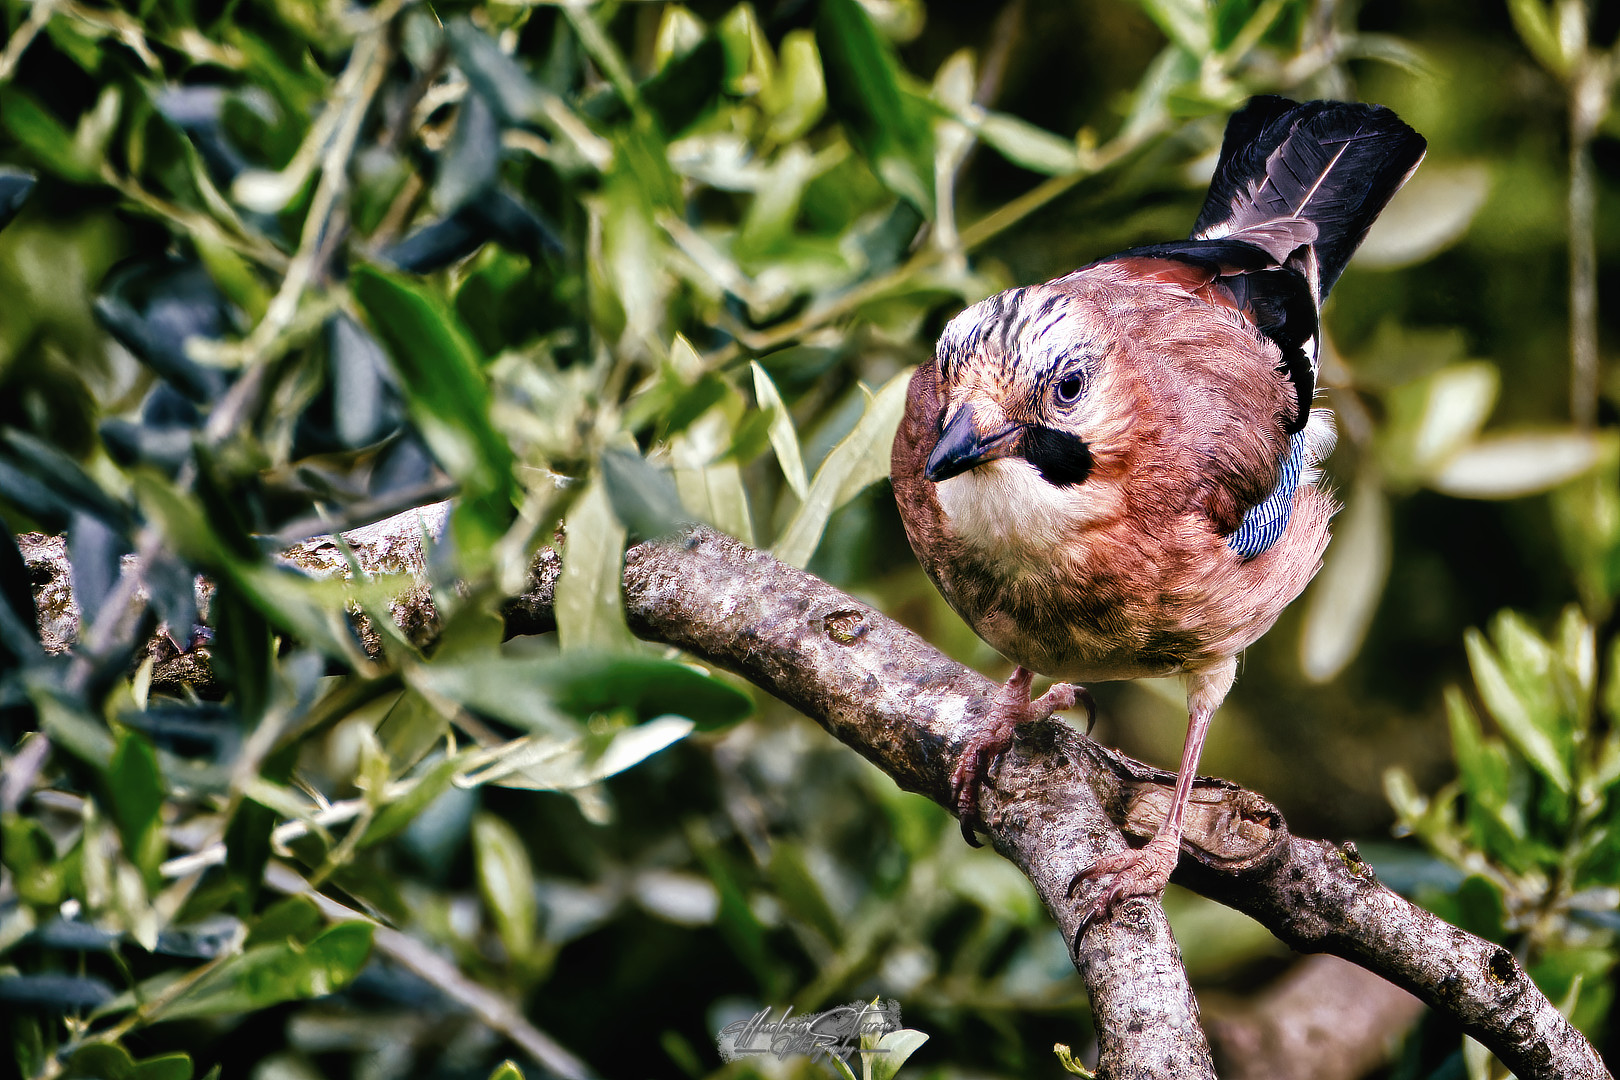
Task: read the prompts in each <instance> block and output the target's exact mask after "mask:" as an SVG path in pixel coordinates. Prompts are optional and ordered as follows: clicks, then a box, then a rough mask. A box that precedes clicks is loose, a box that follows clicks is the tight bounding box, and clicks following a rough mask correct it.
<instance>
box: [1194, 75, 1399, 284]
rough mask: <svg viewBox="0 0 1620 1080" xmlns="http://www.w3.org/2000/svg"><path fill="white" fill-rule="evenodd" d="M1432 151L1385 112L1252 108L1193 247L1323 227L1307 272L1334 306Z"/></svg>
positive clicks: (1230, 135)
mask: <svg viewBox="0 0 1620 1080" xmlns="http://www.w3.org/2000/svg"><path fill="white" fill-rule="evenodd" d="M1427 149H1428V143H1427V142H1426V141H1425V140H1424V138H1423V136H1421V135H1419V134H1418V133H1417V132H1415V131H1413V130H1412V129H1411V128H1410V127H1408V126H1407V125H1406V124H1405V123H1403V122H1402V121H1401V119H1400V118H1399V117H1397V116H1396V115H1395V114H1394V113H1392V112H1390V111H1389V110H1388V109H1386V108H1384V107H1383V106H1382V105H1358V104H1352V103H1349V102H1343V101H1309V102H1306V103H1305V104H1303V105H1299V104H1295V103H1294V102H1292V101H1289V100H1287V99H1286V98H1280V97H1274V96H1271V95H1264V96H1261V97H1256V98H1253V99H1251V100H1250V101H1249V103H1248V105H1246V106H1244V108H1243V109H1241V110H1240V111H1238V112H1237V113H1235V114H1233V116H1232V119H1231V121H1230V122H1229V123H1228V124H1227V125H1226V139H1225V141H1224V142H1222V144H1221V158H1220V161H1219V162H1218V163H1217V164H1216V166H1215V178H1214V179H1213V180H1212V181H1211V182H1210V185H1209V197H1208V198H1207V199H1205V201H1204V209H1203V211H1202V212H1201V213H1200V214H1199V215H1198V221H1197V223H1196V224H1194V226H1193V237H1194V238H1195V239H1205V238H1214V237H1222V236H1230V235H1231V234H1233V233H1237V232H1241V231H1243V230H1257V231H1258V232H1259V234H1260V235H1268V234H1269V233H1270V232H1276V231H1277V230H1278V228H1279V224H1280V223H1282V222H1286V221H1289V220H1298V219H1304V220H1305V221H1308V222H1310V223H1311V224H1312V225H1314V226H1315V227H1316V238H1315V242H1314V243H1312V244H1311V245H1310V248H1311V250H1313V251H1314V253H1315V259H1314V262H1315V266H1314V267H1309V266H1308V265H1307V266H1302V267H1300V269H1302V270H1303V271H1304V272H1305V273H1306V276H1307V277H1309V278H1312V279H1313V283H1314V284H1315V285H1316V291H1317V297H1318V300H1319V301H1320V300H1323V299H1326V298H1327V294H1328V291H1329V290H1331V289H1332V288H1333V284H1334V282H1336V281H1338V280H1339V274H1340V273H1341V272H1342V271H1343V270H1344V265H1345V263H1347V262H1349V261H1350V256H1351V255H1352V254H1354V253H1355V250H1356V248H1357V247H1358V246H1360V244H1361V241H1362V238H1363V237H1365V236H1366V235H1367V230H1368V229H1369V228H1370V227H1371V226H1372V223H1373V220H1374V219H1375V218H1377V217H1378V214H1379V213H1380V211H1382V210H1383V209H1384V206H1385V205H1386V204H1387V203H1388V202H1389V200H1390V197H1391V196H1393V195H1394V194H1395V192H1397V191H1399V190H1400V187H1401V185H1402V184H1404V183H1406V180H1407V177H1409V176H1411V175H1412V170H1414V169H1416V168H1417V166H1418V162H1420V161H1422V160H1423V154H1424V152H1425V151H1426V150H1427ZM1282 228H1283V231H1287V228H1286V226H1283V227H1282ZM1260 246H1266V245H1260ZM1310 261H1312V260H1309V259H1307V263H1308V262H1310ZM1312 270H1314V271H1315V272H1314V273H1312V272H1311V271H1312Z"/></svg>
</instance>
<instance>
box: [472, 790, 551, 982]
mask: <svg viewBox="0 0 1620 1080" xmlns="http://www.w3.org/2000/svg"><path fill="white" fill-rule="evenodd" d="M472 839H473V854H474V857H475V858H476V860H477V866H478V891H479V893H480V895H482V896H483V898H484V903H485V904H486V905H488V907H489V912H490V914H491V915H492V916H493V917H494V919H495V928H496V930H497V932H499V934H500V936H501V943H502V944H503V945H505V946H506V951H507V953H508V954H509V955H510V956H511V957H512V959H514V960H517V961H519V962H522V961H523V960H524V959H526V958H527V957H528V956H529V954H530V953H531V952H533V951H534V939H535V924H536V923H537V922H538V920H539V918H540V908H539V903H538V901H537V900H536V898H535V891H534V866H533V865H532V864H531V863H530V861H529V852H528V849H527V848H525V847H524V846H523V840H522V838H520V837H519V836H518V834H517V832H516V830H514V829H513V828H512V826H510V825H508V824H507V823H506V822H505V821H504V820H502V819H501V818H498V817H496V816H495V815H493V814H479V815H478V816H477V817H475V818H473V825H472Z"/></svg>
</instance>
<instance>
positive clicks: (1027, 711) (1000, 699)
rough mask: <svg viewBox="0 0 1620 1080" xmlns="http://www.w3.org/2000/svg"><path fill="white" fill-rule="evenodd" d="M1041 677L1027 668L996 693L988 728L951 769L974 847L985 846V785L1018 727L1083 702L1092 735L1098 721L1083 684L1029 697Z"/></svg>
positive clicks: (1055, 687)
mask: <svg viewBox="0 0 1620 1080" xmlns="http://www.w3.org/2000/svg"><path fill="white" fill-rule="evenodd" d="M1034 678H1035V673H1034V672H1032V671H1030V670H1029V669H1028V668H1026V667H1022V666H1020V667H1018V668H1015V669H1014V670H1013V673H1012V675H1011V676H1009V677H1008V679H1007V682H1006V683H1005V684H1004V685H1003V686H1002V687H1001V689H1000V690H999V691H997V692H996V700H995V701H994V702H993V703H992V704H991V706H990V717H989V719H988V721H987V722H986V723H985V725H984V727H982V728H980V729H979V730H978V731H977V732H975V733H974V734H973V736H972V738H970V739H968V743H967V745H966V746H964V747H963V748H962V753H961V756H960V757H958V758H957V759H956V768H955V769H953V770H952V771H951V794H952V795H953V796H955V799H956V816H957V818H958V819H959V820H960V821H961V822H962V838H963V839H964V840H966V841H967V842H968V844H969V845H971V846H973V847H979V846H980V844H979V839H978V837H976V836H974V835H973V830H974V827H975V826H976V825H978V824H979V786H980V784H981V783H982V782H983V779H984V774H985V773H986V772H988V771H989V769H990V762H991V761H992V760H994V758H995V756H996V755H997V754H999V753H1001V752H1002V751H1003V750H1005V749H1007V747H1009V746H1011V745H1012V741H1013V736H1014V734H1015V733H1016V732H1017V730H1018V725H1020V724H1029V723H1034V722H1035V721H1037V720H1045V719H1046V718H1047V717H1049V716H1051V715H1052V714H1053V713H1055V712H1062V711H1063V710H1065V709H1072V708H1074V707H1075V703H1076V702H1079V703H1080V704H1082V705H1083V706H1084V707H1085V710H1086V732H1087V734H1090V732H1091V725H1092V724H1093V723H1095V722H1096V720H1097V706H1096V704H1095V703H1094V702H1093V701H1092V700H1091V694H1090V693H1088V692H1087V691H1086V688H1085V687H1083V686H1070V685H1069V684H1068V683H1053V684H1052V688H1051V689H1050V690H1048V691H1047V692H1046V693H1044V694H1042V695H1041V696H1040V697H1038V698H1036V699H1035V700H1034V701H1031V700H1030V699H1029V685H1030V683H1031V682H1032V681H1033V680H1034Z"/></svg>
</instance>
